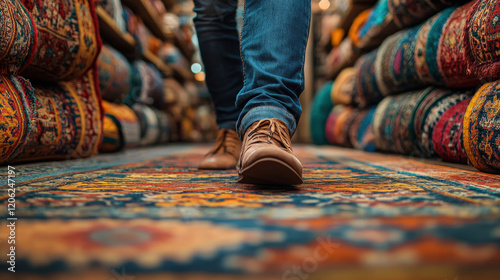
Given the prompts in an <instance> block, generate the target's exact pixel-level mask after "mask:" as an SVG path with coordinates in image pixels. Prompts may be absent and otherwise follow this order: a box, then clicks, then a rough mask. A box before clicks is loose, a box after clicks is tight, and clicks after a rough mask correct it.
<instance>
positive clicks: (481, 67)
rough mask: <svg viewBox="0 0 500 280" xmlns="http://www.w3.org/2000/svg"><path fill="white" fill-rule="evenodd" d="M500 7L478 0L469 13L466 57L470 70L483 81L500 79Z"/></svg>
mask: <svg viewBox="0 0 500 280" xmlns="http://www.w3.org/2000/svg"><path fill="white" fill-rule="evenodd" d="M499 18H500V5H498V1H496V0H478V1H476V2H475V4H474V6H473V9H472V12H471V13H469V15H468V17H467V23H466V32H465V47H464V50H465V55H466V57H467V61H468V62H469V68H470V69H471V70H472V71H473V72H474V73H475V74H476V75H477V76H478V77H479V78H480V79H482V80H483V81H489V82H491V81H495V80H496V79H499V78H500V47H499V46H500V36H498V34H499V32H500V25H499V24H498V20H499Z"/></svg>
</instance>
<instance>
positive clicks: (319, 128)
mask: <svg viewBox="0 0 500 280" xmlns="http://www.w3.org/2000/svg"><path fill="white" fill-rule="evenodd" d="M332 86H333V82H331V81H328V82H326V83H325V85H324V86H323V87H322V88H321V89H320V90H319V91H318V93H317V94H316V96H315V97H314V100H313V103H312V108H311V117H310V122H309V127H310V132H311V138H312V140H313V142H314V144H316V145H326V144H328V139H327V137H326V134H325V125H326V121H327V118H328V115H329V114H330V111H331V110H332V108H333V103H332V100H331V91H332Z"/></svg>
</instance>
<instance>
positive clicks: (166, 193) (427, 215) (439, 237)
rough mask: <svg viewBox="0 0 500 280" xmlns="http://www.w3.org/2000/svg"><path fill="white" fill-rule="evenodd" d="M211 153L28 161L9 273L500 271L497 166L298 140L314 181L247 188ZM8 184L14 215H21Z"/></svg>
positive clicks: (288, 275)
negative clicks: (205, 167)
mask: <svg viewBox="0 0 500 280" xmlns="http://www.w3.org/2000/svg"><path fill="white" fill-rule="evenodd" d="M208 149H209V146H208V145H198V144H178V145H173V144H172V145H166V146H160V147H151V148H144V149H135V150H127V151H125V152H121V153H117V154H107V155H99V156H96V157H92V158H88V159H79V160H70V161H61V162H46V163H42V164H40V163H36V164H27V165H14V167H15V176H16V179H17V180H16V182H15V189H16V197H15V203H16V208H15V217H16V218H17V221H16V223H17V224H16V225H17V227H16V229H15V240H16V246H15V249H16V258H15V261H16V267H17V268H18V271H19V272H18V273H16V274H6V273H8V272H7V268H8V267H9V266H10V265H9V264H8V263H7V262H6V261H7V259H6V258H7V257H6V256H5V255H2V256H0V260H1V262H0V271H1V272H0V278H1V279H103V280H109V279H137V280H139V279H181V278H180V277H181V275H182V277H185V278H182V279H234V278H237V279H460V280H462V279H495V277H496V276H498V275H499V272H500V268H499V266H498V264H499V263H500V181H499V180H498V177H497V176H495V175H489V174H485V173H481V172H478V171H474V170H473V169H469V168H467V167H463V166H453V165H445V164H440V163H439V162H429V161H426V160H420V159H418V158H408V157H402V156H398V155H389V154H378V153H365V152H360V151H355V150H348V149H341V148H335V147H318V146H308V145H297V146H296V152H297V154H298V155H299V157H300V158H301V160H302V162H303V163H304V168H305V169H304V179H305V183H304V185H302V186H300V187H267V186H252V185H240V184H237V183H235V182H236V180H237V173H236V171H223V172H209V171H199V170H197V168H196V164H197V162H199V161H200V159H201V158H202V156H203V154H204V153H205V152H206V151H207V150H208ZM2 168H3V169H4V171H5V172H7V166H4V167H2ZM2 180H3V177H2ZM6 183H7V181H6V180H4V181H2V182H1V183H0V184H1V185H3V186H2V189H6V188H7V187H8V186H7V185H5V184H6ZM6 193H7V192H4V193H3V194H2V195H3V196H2V199H1V201H2V203H3V205H1V206H0V214H1V217H8V214H9V213H8V211H7V203H8V201H7V198H8V197H7V196H5V194H6ZM6 222H7V220H6V219H5V218H3V219H2V220H1V222H0V223H2V224H1V228H2V230H1V231H0V233H2V234H0V247H1V250H0V251H1V252H5V251H6V250H7V246H8V245H7V237H8V234H7V231H6V230H5V228H6V225H5V223H6ZM4 249H5V250H4ZM21 272H22V273H24V274H21ZM13 275H14V276H15V277H14V278H10V277H13ZM306 276H307V277H308V278H305V277H306ZM117 277H118V278H117Z"/></svg>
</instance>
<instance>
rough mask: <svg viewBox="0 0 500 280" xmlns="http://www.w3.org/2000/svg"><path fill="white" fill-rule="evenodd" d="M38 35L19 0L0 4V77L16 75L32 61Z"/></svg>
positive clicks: (29, 16) (28, 14)
mask: <svg viewBox="0 0 500 280" xmlns="http://www.w3.org/2000/svg"><path fill="white" fill-rule="evenodd" d="M37 39H38V33H37V29H36V25H35V23H34V22H33V19H32V17H31V15H30V13H29V12H28V11H27V10H26V8H25V7H24V6H23V4H21V2H19V0H11V1H1V2H0V75H17V74H18V73H19V72H21V71H22V70H23V69H24V68H25V67H26V66H28V65H29V64H30V62H31V60H32V59H33V55H34V54H35V51H36V44H37Z"/></svg>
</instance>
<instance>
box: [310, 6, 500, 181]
mask: <svg viewBox="0 0 500 280" xmlns="http://www.w3.org/2000/svg"><path fill="white" fill-rule="evenodd" d="M353 2H354V5H355V1H353ZM499 16H500V6H499V5H498V3H497V1H493V0H476V1H472V2H468V1H444V0H427V1H417V2H415V1H410V0H407V1H396V0H380V1H378V2H377V3H376V4H375V5H374V6H373V7H372V8H371V9H370V10H367V11H365V12H360V13H359V14H358V16H357V18H356V19H355V20H353V24H352V25H351V28H350V30H349V32H348V34H347V35H346V37H345V39H344V41H349V42H350V47H351V49H350V50H345V46H343V44H344V43H342V44H340V45H339V46H338V47H337V48H335V49H333V50H332V51H331V53H335V52H343V53H359V54H360V56H359V58H358V59H357V60H355V62H353V63H352V65H349V64H346V65H343V67H342V69H338V71H337V70H336V71H330V73H332V76H331V77H330V78H331V81H330V82H328V83H327V85H326V88H325V89H322V90H321V91H319V93H318V94H317V96H316V98H315V106H316V107H318V106H320V103H321V106H322V107H323V108H321V110H312V116H311V120H314V122H315V124H314V126H313V125H312V123H311V133H312V134H313V135H320V136H321V137H320V136H317V137H313V138H314V139H313V140H314V141H315V142H316V143H317V144H325V139H327V140H329V141H328V142H329V143H330V144H335V145H341V146H346V147H354V148H357V149H364V150H368V151H370V150H371V147H376V150H377V151H383V152H392V153H399V154H404V155H411V156H414V157H422V158H430V157H439V158H441V159H442V160H444V161H449V162H455V163H462V164H471V165H473V166H474V167H476V168H477V169H479V170H481V171H485V172H491V173H499V172H500V140H499V139H500V91H499V87H500V80H498V79H500V74H499V73H500V71H498V70H499V65H500V64H499V62H498V61H499V58H500V53H499V52H498V46H499V45H500V39H499V37H498V36H497V34H498V32H499V28H500V27H499V26H498V25H497V24H496V21H497V20H498V17H499ZM328 97H330V99H329V100H328ZM326 100H328V101H326ZM325 112H328V113H325ZM371 112H373V113H371ZM367 119H368V120H367ZM362 124H364V125H362ZM367 126H370V129H366V127H367ZM322 127H324V129H322ZM346 131H349V132H351V133H352V134H354V133H355V132H356V133H358V134H357V135H356V136H354V135H353V137H347V134H346ZM323 135H324V137H323ZM355 139H368V141H369V142H368V143H364V144H363V145H360V144H359V141H357V140H355ZM367 147H369V148H367ZM374 150H375V149H374Z"/></svg>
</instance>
